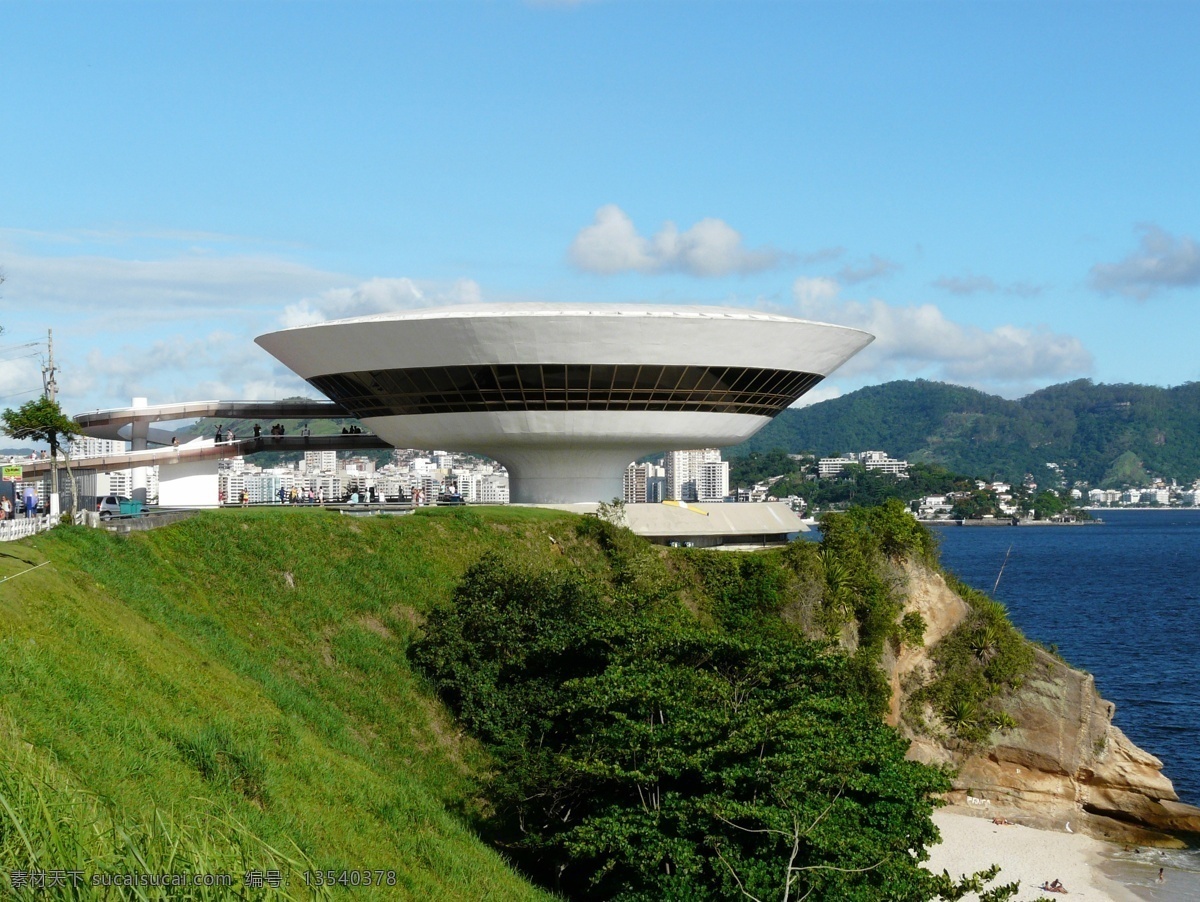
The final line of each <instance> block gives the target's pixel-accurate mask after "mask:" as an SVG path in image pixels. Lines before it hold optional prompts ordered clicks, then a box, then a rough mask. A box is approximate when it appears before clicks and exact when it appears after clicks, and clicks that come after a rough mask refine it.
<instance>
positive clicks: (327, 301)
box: [282, 279, 483, 328]
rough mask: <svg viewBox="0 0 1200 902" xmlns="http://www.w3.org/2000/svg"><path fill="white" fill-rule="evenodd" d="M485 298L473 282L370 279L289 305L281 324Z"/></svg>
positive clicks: (286, 324) (465, 280) (475, 301)
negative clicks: (351, 286)
mask: <svg viewBox="0 0 1200 902" xmlns="http://www.w3.org/2000/svg"><path fill="white" fill-rule="evenodd" d="M482 298H483V293H482V292H481V291H480V288H479V284H478V283H477V282H475V281H473V280H471V279H459V280H458V281H456V282H451V283H448V284H447V283H438V282H417V281H414V280H413V279H371V280H370V281H368V282H363V283H362V284H360V285H358V286H356V287H354V288H334V289H330V290H329V291H326V292H324V293H323V294H321V295H319V296H318V297H315V298H305V299H304V300H302V301H300V302H299V303H296V304H289V305H288V306H287V307H286V308H285V309H284V311H283V317H282V322H283V325H284V326H285V327H287V328H290V327H292V326H306V325H309V324H310V323H319V322H322V321H324V320H329V319H347V318H349V317H352V316H370V315H372V314H376V313H390V312H392V311H395V310H409V309H412V308H416V307H432V306H440V305H445V304H477V303H479V302H480V301H481V300H482Z"/></svg>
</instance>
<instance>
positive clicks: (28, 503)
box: [0, 488, 38, 520]
mask: <svg viewBox="0 0 1200 902" xmlns="http://www.w3.org/2000/svg"><path fill="white" fill-rule="evenodd" d="M37 509H38V495H37V491H36V490H35V489H33V488H27V489H26V490H25V499H24V501H22V500H21V498H17V499H16V506H15V508H14V505H13V501H12V499H10V498H9V497H8V495H7V494H5V495H0V520H13V519H16V516H17V514H19V513H20V512H21V511H22V510H24V511H25V516H26V517H32V516H34V515H35V514H36V513H37Z"/></svg>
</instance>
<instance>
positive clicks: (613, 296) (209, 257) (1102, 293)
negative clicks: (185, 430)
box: [0, 0, 1200, 412]
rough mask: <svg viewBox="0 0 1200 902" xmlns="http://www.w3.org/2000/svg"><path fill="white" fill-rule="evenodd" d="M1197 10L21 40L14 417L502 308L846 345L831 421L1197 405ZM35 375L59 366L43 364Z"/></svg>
mask: <svg viewBox="0 0 1200 902" xmlns="http://www.w3.org/2000/svg"><path fill="white" fill-rule="evenodd" d="M1198 35H1200V4H1196V3H1180V4H1172V3H1166V2H1155V3H1103V2H1086V3H1084V2H1076V3H1002V2H995V3H986V4H962V3H934V2H924V3H889V4H884V3H801V2H795V3H783V2H775V3H755V2H737V3H733V2H728V3H684V2H665V0H664V2H655V3H635V2H604V0H595V2H578V3H569V2H558V3H555V2H543V3H535V2H530V3H521V2H517V0H493V2H478V3H465V2H464V3H453V2H447V3H358V4H354V3H339V4H313V3H236V4H235V3H206V4H188V3H169V4H150V3H132V4H114V3H104V2H95V3H86V4H73V3H47V4H35V3H15V2H8V3H3V4H0V268H2V269H3V271H4V273H5V275H6V281H5V283H4V284H3V285H2V286H0V324H2V325H3V326H4V327H5V333H4V335H3V336H0V347H2V348H3V350H2V351H0V405H4V406H11V405H15V404H19V403H20V402H21V401H23V400H25V399H27V398H29V397H32V396H33V395H34V393H36V391H37V390H39V389H40V376H39V372H38V365H39V361H38V359H37V357H36V356H32V357H31V356H29V353H30V349H29V348H27V347H24V343H26V342H29V341H35V340H38V339H44V337H45V330H46V329H47V328H53V329H54V334H55V356H56V361H57V363H58V364H59V365H60V367H61V377H60V387H61V400H62V401H63V404H64V407H65V408H66V409H67V410H68V411H70V412H78V411H81V410H87V409H92V408H96V407H108V406H118V405H123V404H126V403H128V401H129V398H130V397H131V396H133V395H147V396H149V397H150V399H151V402H152V403H153V402H165V401H172V400H186V399H193V398H218V397H220V398H228V399H233V398H255V397H283V396H286V395H288V394H294V393H298V392H301V391H303V390H304V388H305V387H304V386H303V383H300V382H299V381H298V380H296V379H295V377H293V376H292V375H291V374H290V373H288V372H287V371H286V370H284V369H283V368H282V367H280V366H278V365H276V364H275V363H274V362H273V360H272V359H271V358H269V357H268V355H266V354H265V352H263V351H261V350H260V349H259V348H258V347H257V346H256V345H254V343H253V340H252V339H253V337H254V336H255V335H258V334H261V333H262V332H265V331H270V330H272V329H275V328H279V327H280V326H282V325H287V324H296V323H300V322H308V321H316V320H319V319H324V318H333V317H341V316H351V315H356V314H360V313H372V312H378V311H381V310H387V309H402V308H405V307H411V306H418V305H427V304H439V303H455V302H477V301H517V300H531V301H594V302H603V301H613V302H619V301H637V302H645V301H649V302H663V303H685V302H686V303H703V304H709V303H711V304H727V305H737V306H746V307H755V308H765V309H772V310H776V311H780V312H785V313H792V314H795V315H800V316H805V317H808V318H812V319H821V320H826V321H830V322H840V323H845V324H848V325H854V326H859V327H862V328H866V329H868V330H869V331H872V332H874V333H875V334H876V335H877V336H878V340H877V341H876V343H875V344H874V345H873V346H872V347H871V348H869V349H868V350H867V351H865V352H864V353H863V354H862V355H860V356H859V358H857V359H856V360H855V361H853V362H852V363H851V364H849V365H848V366H847V367H845V368H844V369H843V370H842V371H840V372H839V373H838V374H836V375H835V376H834V377H832V378H831V379H829V380H827V382H826V383H825V384H824V385H823V386H822V387H820V388H819V389H818V390H817V392H815V393H814V395H813V397H817V398H824V397H831V396H835V395H837V394H839V393H844V392H847V391H851V390H853V389H855V388H857V387H860V386H862V385H866V384H873V383H877V382H882V381H887V380H890V379H895V378H914V377H923V378H932V379H942V380H946V381H953V382H959V383H963V384H969V385H974V386H977V387H980V388H983V389H985V390H988V391H993V392H996V393H999V394H1003V395H1005V396H1007V397H1016V396H1020V395H1022V394H1025V393H1027V392H1028V391H1030V390H1033V389H1036V388H1039V387H1041V386H1044V385H1048V384H1052V383H1055V382H1061V381H1065V380H1068V379H1074V378H1080V377H1089V378H1093V379H1095V380H1097V381H1103V382H1146V383H1155V384H1160V385H1174V384H1179V383H1181V382H1186V381H1192V380H1197V379H1200V353H1198V352H1197V340H1198V338H1200V243H1198V241H1197V239H1198V238H1200V162H1198V161H1200V153H1198V150H1197V149H1198V148H1200V105H1198V102H1197V97H1198V96H1200V54H1198V53H1197V52H1196V50H1195V47H1196V39H1197V36H1198ZM34 350H36V349H34Z"/></svg>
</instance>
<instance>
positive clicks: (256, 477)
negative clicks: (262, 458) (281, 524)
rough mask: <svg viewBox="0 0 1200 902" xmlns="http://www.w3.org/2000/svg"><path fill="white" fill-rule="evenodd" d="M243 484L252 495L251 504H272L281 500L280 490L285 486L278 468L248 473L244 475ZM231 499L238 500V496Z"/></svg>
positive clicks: (247, 492) (249, 494)
mask: <svg viewBox="0 0 1200 902" xmlns="http://www.w3.org/2000/svg"><path fill="white" fill-rule="evenodd" d="M242 485H243V487H244V488H245V490H246V494H247V495H248V496H249V497H250V503H251V504H272V503H274V502H276V501H278V500H279V490H280V489H281V488H282V487H283V477H282V475H281V474H280V473H279V471H277V470H267V471H265V472H262V473H246V474H243V476H242ZM231 500H233V501H236V500H237V498H232V499H231Z"/></svg>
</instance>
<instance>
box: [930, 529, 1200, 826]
mask: <svg viewBox="0 0 1200 902" xmlns="http://www.w3.org/2000/svg"><path fill="white" fill-rule="evenodd" d="M1099 516H1100V517H1102V518H1103V519H1104V521H1105V522H1104V525H1102V526H1083V527H1033V526H1030V527H991V528H973V527H965V528H963V527H938V528H937V534H938V536H939V537H940V539H941V554H942V564H943V565H944V566H945V567H946V568H947V569H949V570H951V571H953V572H954V573H955V574H957V575H958V577H959V578H960V579H962V580H963V582H965V583H967V584H969V585H972V586H975V587H976V588H978V589H983V590H984V591H987V592H989V593H990V592H991V591H992V587H993V585H994V584H995V581H996V577H997V575H998V574H999V572H1000V568H1001V567H1002V566H1003V567H1004V573H1003V576H1001V577H1000V585H999V587H998V588H997V589H996V591H995V593H994V595H995V597H996V598H997V599H998V600H999V601H1002V602H1003V603H1004V604H1005V605H1007V606H1008V610H1009V614H1010V616H1011V617H1012V620H1013V622H1014V623H1016V624H1017V626H1018V627H1019V628H1020V629H1021V631H1022V632H1024V633H1025V635H1026V636H1028V637H1029V638H1031V639H1034V640H1036V641H1039V642H1043V643H1045V644H1047V645H1051V644H1053V645H1056V646H1057V647H1058V651H1059V653H1060V654H1061V655H1062V656H1063V658H1065V659H1066V660H1067V661H1068V662H1070V663H1071V664H1072V665H1074V666H1076V667H1082V668H1083V669H1085V670H1087V671H1089V672H1091V673H1092V674H1094V675H1095V677H1096V686H1097V688H1098V689H1099V691H1100V694H1101V695H1102V696H1103V697H1104V698H1106V699H1108V700H1109V701H1112V702H1115V703H1116V706H1117V712H1116V717H1115V718H1114V721H1115V723H1116V724H1117V726H1119V727H1120V728H1121V729H1122V730H1124V731H1125V733H1126V735H1128V736H1129V738H1130V739H1132V740H1133V741H1134V742H1135V743H1137V744H1138V745H1139V746H1141V747H1142V748H1144V749H1146V750H1147V751H1149V752H1151V753H1152V754H1154V755H1156V756H1158V757H1159V758H1161V759H1162V761H1163V769H1164V771H1165V772H1166V774H1167V776H1169V777H1170V778H1171V780H1172V781H1173V782H1174V784H1175V791H1176V792H1178V793H1179V796H1180V798H1181V799H1182V800H1183V801H1185V802H1189V803H1191V804H1193V805H1200V746H1198V745H1197V739H1198V738H1200V511H1156V510H1145V511H1136V510H1133V511H1123V510H1116V511H1104V512H1102V513H1100V514H1099ZM1010 548H1011V552H1010V550H1009V549H1010ZM1006 555H1007V557H1008V561H1007V563H1005V556H1006Z"/></svg>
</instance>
